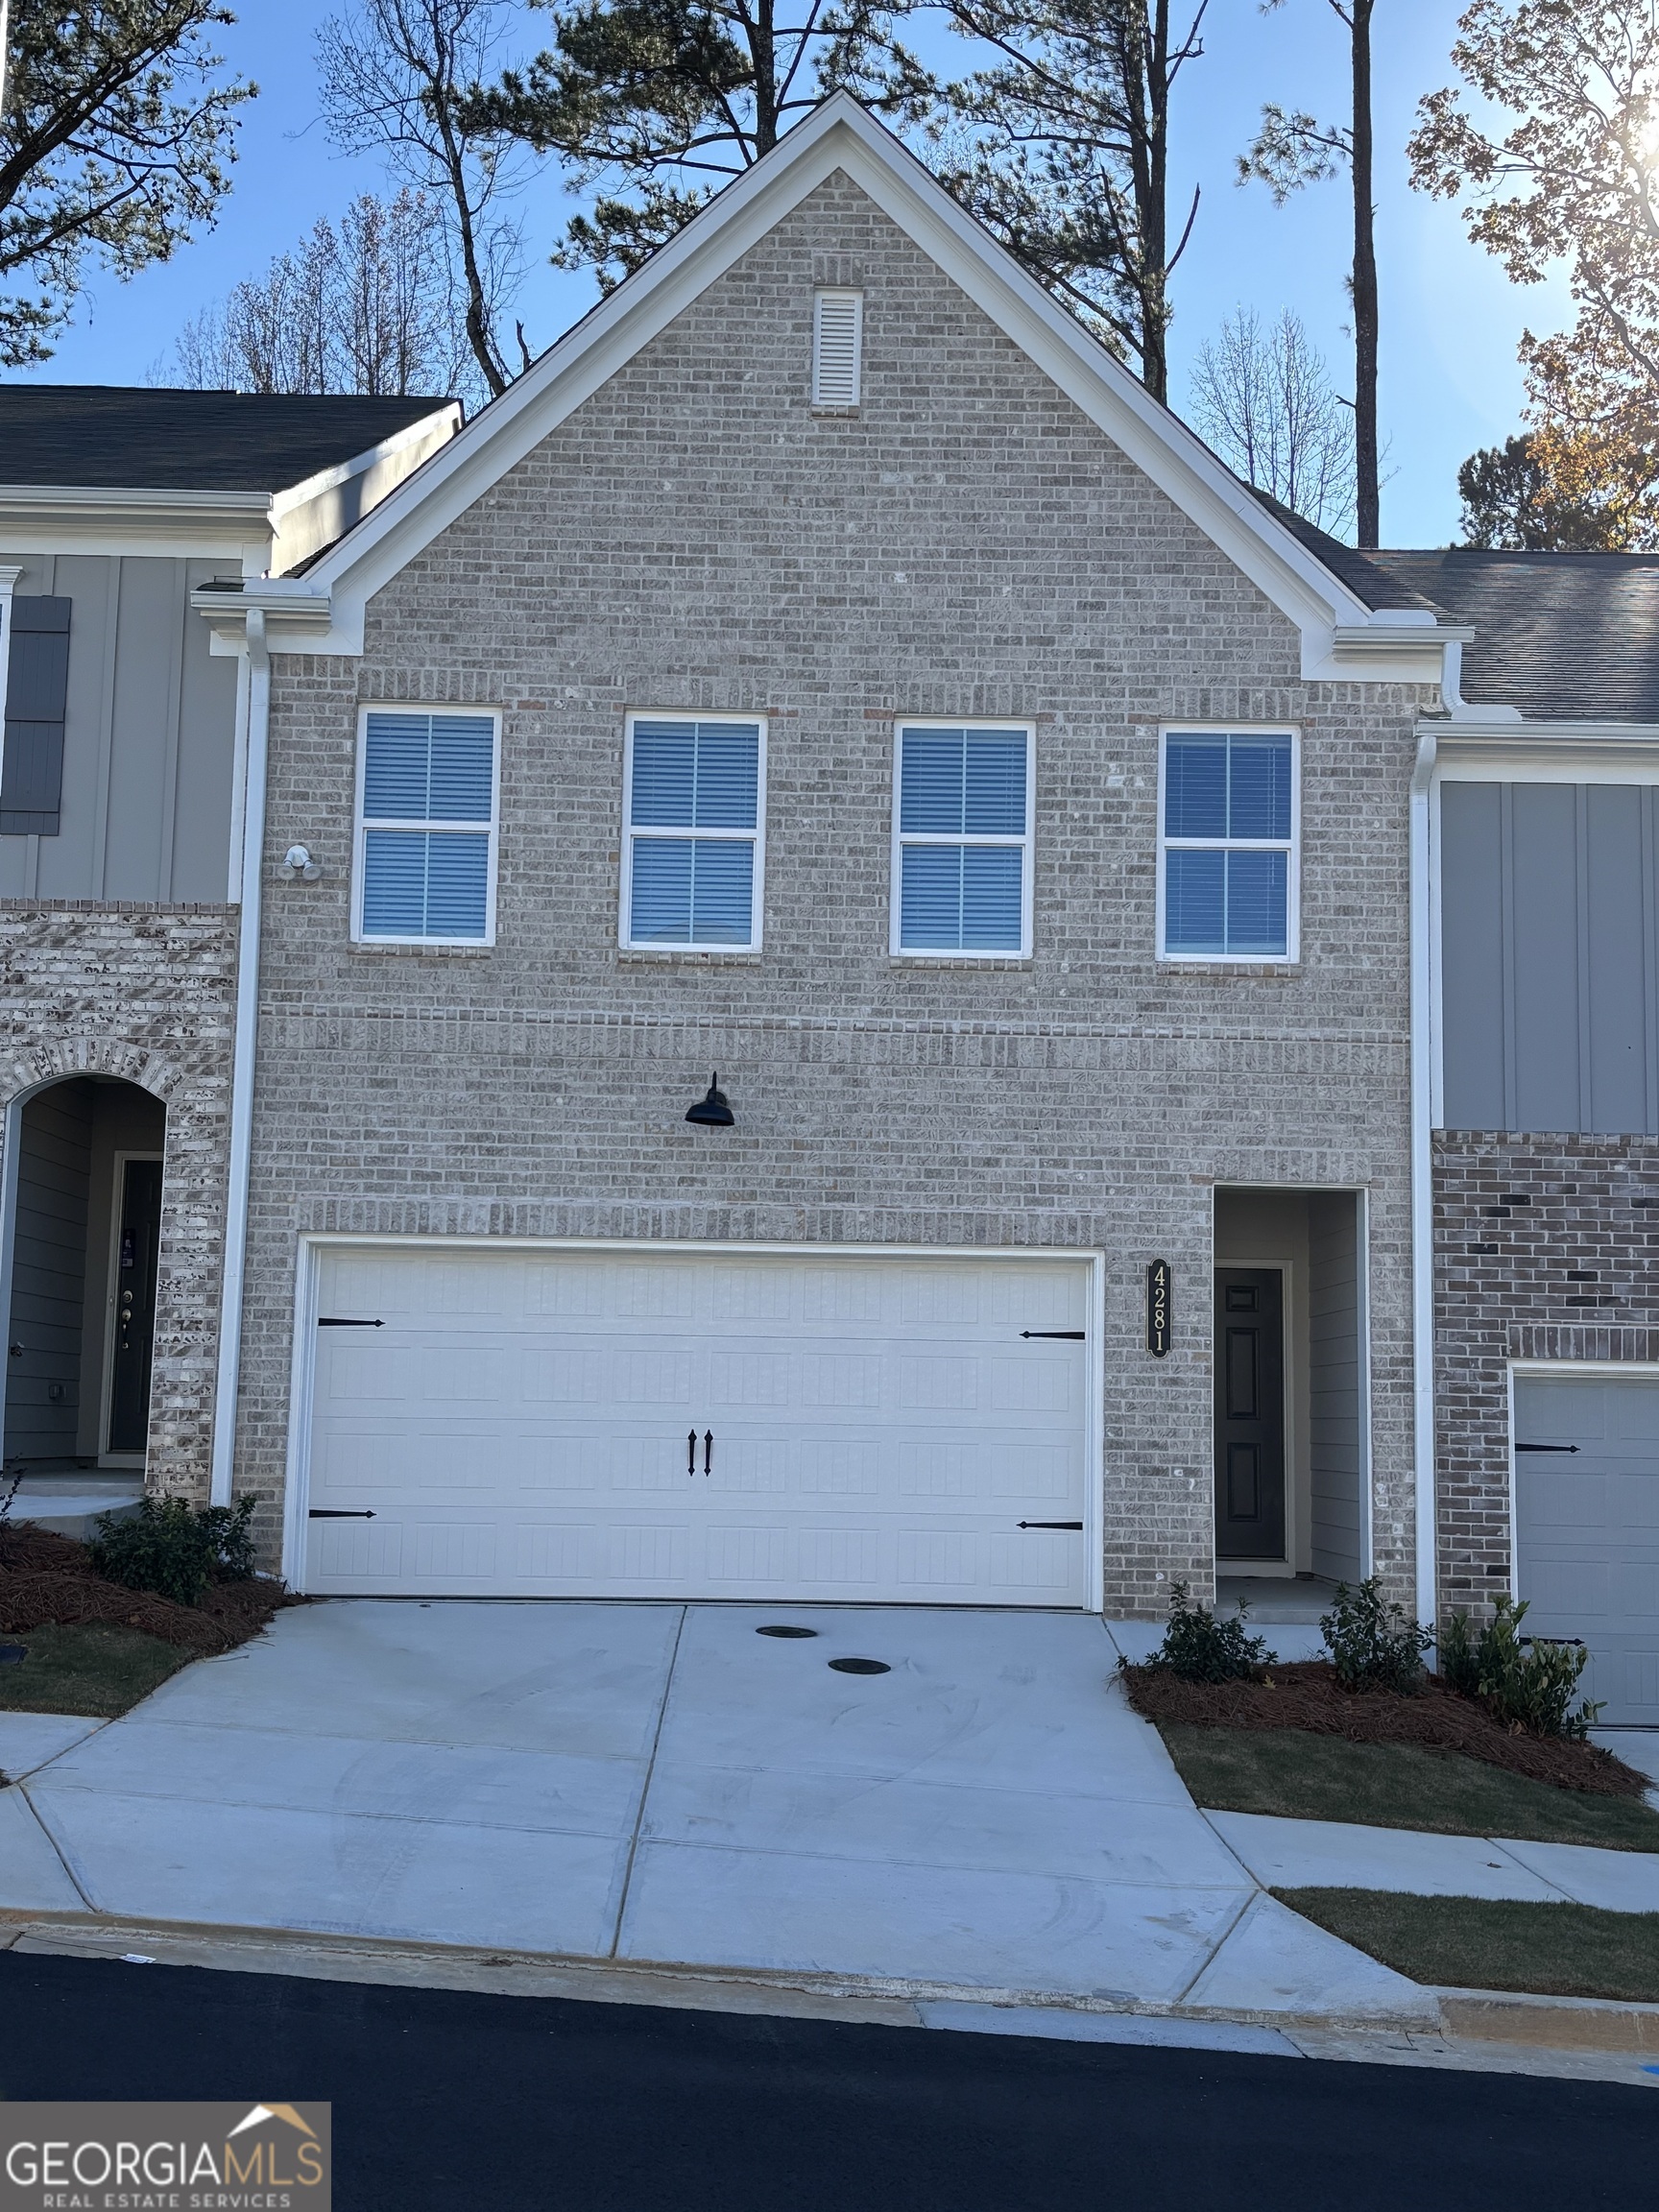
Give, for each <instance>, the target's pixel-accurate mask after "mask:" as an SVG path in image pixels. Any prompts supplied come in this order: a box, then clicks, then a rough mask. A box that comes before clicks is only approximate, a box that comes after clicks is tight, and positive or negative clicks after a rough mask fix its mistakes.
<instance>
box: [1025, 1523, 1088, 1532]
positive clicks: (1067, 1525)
mask: <svg viewBox="0 0 1659 2212" xmlns="http://www.w3.org/2000/svg"><path fill="white" fill-rule="evenodd" d="M1020 1526H1021V1527H1022V1528H1075V1529H1077V1530H1078V1531H1079V1532H1081V1530H1082V1527H1083V1524H1082V1522H1081V1521H1022V1522H1021V1524H1020Z"/></svg>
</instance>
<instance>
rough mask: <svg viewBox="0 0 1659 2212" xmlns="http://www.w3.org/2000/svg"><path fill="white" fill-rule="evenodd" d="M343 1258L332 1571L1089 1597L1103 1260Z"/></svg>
mask: <svg viewBox="0 0 1659 2212" xmlns="http://www.w3.org/2000/svg"><path fill="white" fill-rule="evenodd" d="M321 1267H322V1276H321V1286H320V1288H321V1298H320V1303H319V1307H318V1312H319V1314H320V1315H321V1316H322V1318H323V1322H324V1324H325V1325H323V1326H320V1327H319V1328H318V1330H317V1333H316V1371H315V1387H314V1394H313V1418H312V1449H311V1476H310V1493H309V1497H308V1499H307V1500H306V1501H305V1503H306V1507H307V1513H308V1517H307V1519H306V1521H305V1524H304V1526H305V1530H306V1540H307V1551H306V1558H305V1566H304V1573H303V1582H304V1587H305V1588H306V1589H308V1590H311V1591H315V1592H320V1593H347V1592H354V1593H359V1594H374V1593H388V1594H397V1593H411V1594H413V1593H422V1594H433V1595H438V1594H449V1595H456V1596H484V1595H491V1594H503V1595H509V1596H517V1597H542V1596H583V1597H588V1596H592V1597H649V1598H660V1597H680V1596H702V1597H710V1598H720V1597H731V1598H773V1599H776V1598H790V1597H793V1598H805V1599H865V1600H871V1601H887V1602H891V1601H894V1600H901V1601H902V1600H904V1599H909V1600H912V1601H920V1602H924V1603H929V1604H948V1603H952V1602H970V1603H974V1604H981V1605H983V1604H1002V1605H1008V1604H1013V1605H1020V1604H1029V1605H1081V1604H1084V1603H1085V1602H1086V1601H1087V1597H1088V1585H1087V1576H1086V1573H1085V1566H1084V1561H1085V1556H1086V1552H1085V1540H1084V1533H1083V1530H1082V1528H1081V1527H1080V1526H1079V1527H1069V1526H1067V1524H1081V1523H1082V1521H1083V1520H1084V1518H1085V1514H1084V1461H1085V1449H1086V1437H1087V1431H1088V1407H1087V1389H1086V1375H1087V1369H1086V1364H1085V1362H1086V1358H1087V1357H1088V1356H1089V1355H1090V1351H1091V1347H1089V1346H1088V1345H1086V1343H1085V1342H1084V1341H1083V1340H1082V1332H1083V1331H1084V1329H1085V1326H1086V1311H1087V1304H1088V1300H1087V1282H1088V1271H1087V1267H1086V1265H1085V1263H1083V1262H1077V1261H1053V1260H1042V1259H1027V1258H1024V1257H1019V1258H1010V1259H1006V1260H1001V1259H998V1260H979V1259H966V1260H953V1259H938V1260H934V1259H929V1258H914V1257H910V1256H902V1255H899V1254H888V1253H881V1252H873V1253H871V1254H869V1255H868V1256H865V1255H856V1256H849V1257H846V1258H818V1257H805V1256H798V1255H780V1256H778V1257H777V1258H773V1257H770V1256H767V1255H763V1254H762V1255H757V1254H744V1253H731V1254H725V1253H709V1252H686V1253H663V1252H661V1251H651V1252H647V1251H640V1250H628V1249H625V1248H622V1249H611V1250H604V1251H587V1252H561V1251H552V1250H548V1249H545V1248H542V1249H534V1248H525V1247H522V1246H520V1247H516V1248H514V1247H509V1248H506V1249H496V1250H490V1251H486V1250H479V1249H476V1248H473V1249H467V1250H461V1251H454V1250H451V1251H447V1252H441V1251H435V1250H434V1249H433V1248H431V1247H430V1246H423V1247H398V1246H395V1245H374V1246H352V1247H335V1248H330V1249H326V1250H325V1253H324V1255H323V1258H322V1262H321ZM376 1322H377V1323H379V1324H380V1326H378V1327H374V1326H373V1323H376ZM1027 1331H1030V1332H1033V1334H1029V1335H1027V1334H1025V1332H1027ZM1039 1332H1046V1333H1047V1334H1038V1333H1039ZM1022 1522H1026V1523H1031V1522H1047V1523H1057V1524H1060V1526H1058V1527H1023V1528H1022V1527H1021V1523H1022Z"/></svg>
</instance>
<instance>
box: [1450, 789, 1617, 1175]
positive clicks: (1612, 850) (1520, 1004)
mask: <svg viewBox="0 0 1659 2212" xmlns="http://www.w3.org/2000/svg"><path fill="white" fill-rule="evenodd" d="M1656 853H1659V789H1654V788H1651V787H1647V786H1642V785H1637V784H1618V783H1582V784H1575V783H1530V782H1527V783H1523V782H1516V783H1500V782H1447V783H1445V784H1444V785H1442V787H1441V792H1440V944H1441V1009H1442V1011H1441V1035H1442V1037H1443V1039H1444V1046H1443V1085H1444V1093H1443V1096H1444V1103H1443V1108H1442V1112H1441V1115H1440V1120H1441V1123H1442V1125H1443V1126H1444V1127H1446V1128H1449V1129H1485V1130H1504V1131H1522V1130H1551V1131H1560V1132H1562V1133H1564V1134H1573V1135H1580V1136H1619V1135H1630V1136H1641V1135H1644V1134H1646V1135H1653V1134H1655V1133H1659V1007H1656V1005H1655V981H1656V978H1659V869H1656V860H1655V855H1656Z"/></svg>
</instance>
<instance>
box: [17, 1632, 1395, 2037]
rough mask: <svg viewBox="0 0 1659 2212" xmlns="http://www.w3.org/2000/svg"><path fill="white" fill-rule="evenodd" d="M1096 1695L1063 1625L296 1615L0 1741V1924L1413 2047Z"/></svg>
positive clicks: (1372, 1979) (1371, 1993)
mask: <svg viewBox="0 0 1659 2212" xmlns="http://www.w3.org/2000/svg"><path fill="white" fill-rule="evenodd" d="M775 1626H784V1627H796V1628H803V1629H809V1630H811V1631H812V1633H811V1634H810V1635H804V1636H799V1637H778V1636H769V1635H765V1634H761V1633H757V1631H758V1630H761V1629H764V1628H767V1627H775ZM838 1659H864V1660H870V1661H874V1662H876V1663H878V1665H879V1667H880V1668H881V1669H883V1670H885V1671H879V1672H876V1671H871V1672H846V1671H841V1670H839V1669H837V1668H836V1667H835V1666H834V1665H833V1662H834V1661H836V1660H838ZM1116 1661H1117V1647H1116V1646H1115V1645H1114V1643H1113V1641H1112V1639H1111V1637H1110V1635H1109V1634H1108V1633H1107V1631H1106V1630H1105V1628H1104V1627H1103V1626H1102V1624H1101V1623H1099V1622H1098V1621H1095V1620H1092V1619H1088V1618H1085V1617H1080V1616H1078V1615H1075V1614H1046V1613H1016V1612H984V1613H975V1612H964V1611H950V1612H946V1611H943V1610H941V1611H939V1612H936V1613H935V1612H926V1611H913V1610H903V1611H899V1610H894V1611H857V1610H835V1609H828V1608H813V1609H806V1610H798V1611H792V1610H791V1609H789V1608H786V1607H785V1608H776V1609H765V1610H762V1609H758V1608H756V1607H753V1606H736V1605H693V1606H689V1607H681V1606H657V1605H622V1604H581V1603H569V1604H557V1603H545V1604H522V1605H520V1604H511V1603H508V1604H500V1603H497V1604H471V1603H454V1602H451V1603H443V1604H431V1605H421V1604H415V1603H411V1602H408V1601H403V1602H400V1603H399V1602H392V1601H374V1600H350V1601H341V1602H334V1603H329V1604H321V1605H314V1606H309V1607H305V1608H297V1609H295V1610H294V1611H292V1612H289V1613H286V1614H283V1615H280V1616H278V1618H277V1620H276V1623H274V1624H273V1627H272V1629H271V1631H270V1632H269V1633H268V1634H267V1635H265V1636H263V1637H261V1638H259V1639H258V1640H257V1641H256V1642H254V1643H253V1644H251V1645H248V1646H245V1647H243V1648H242V1649H240V1650H238V1651H235V1652H232V1653H229V1654H228V1655H227V1656H226V1657H224V1658H222V1659H213V1660H207V1661H204V1662H203V1663H201V1664H200V1665H198V1666H195V1667H192V1668H191V1669H189V1670H188V1671H186V1672H185V1673H183V1674H181V1675H180V1676H179V1677H177V1678H176V1679H175V1680H174V1681H172V1682H170V1683H167V1684H164V1685H163V1686H162V1688H161V1689H160V1690H159V1691H157V1692H156V1694H155V1695H154V1696H152V1697H150V1698H148V1699H146V1701H145V1702H144V1704H143V1705H141V1706H140V1707H139V1708H137V1709H136V1710H135V1711H134V1712H133V1713H132V1714H131V1715H129V1716H128V1717H127V1718H126V1719H122V1720H118V1721H114V1722H110V1723H108V1724H107V1725H103V1726H97V1727H88V1726H87V1724H84V1723H78V1722H70V1721H61V1722H55V1721H53V1720H52V1719H50V1718H49V1717H44V1718H43V1717H38V1716H34V1717H28V1716H13V1717H0V1766H3V1767H6V1768H7V1769H8V1770H9V1771H12V1772H13V1773H18V1772H22V1773H24V1775H25V1780H24V1782H23V1785H22V1787H20V1788H19V1789H17V1790H12V1791H4V1792H0V1907H5V1908H9V1909H11V1910H12V1911H54V1912H56V1911H65V1912H75V1911H83V1912H84V1911H94V1912H100V1913H109V1914H114V1915H120V1916H125V1917H131V1918H147V1919H150V1920H153V1921H160V1922H174V1923H178V1922H191V1923H198V1924H201V1923H210V1924H217V1925H220V1926H235V1927H241V1928H272V1929H287V1930H296V1931H311V1932H315V1933H318V1934H325V1935H332V1936H370V1937H383V1938H393V1939H402V1940H415V1941H420V1942H423V1943H449V1944H456V1945H471V1946H484V1947H488V1946H492V1945H499V1946H501V1947H502V1948H504V1949H512V1950H515V1951H520V1952H522V1951H535V1952H541V1953H550V1954H556V1955H563V1956H565V1957H570V1958H579V1959H589V1960H617V1961H619V1962H623V1961H633V1962H638V1961H666V1962H673V1963H677V1964H681V1965H686V1966H692V1967H701V1968H705V1969H708V1968H722V1969H726V1968H731V1969H738V1970H751V1971H757V1972H761V1973H798V1974H817V1975H822V1974H845V1975H849V1976H855V1977H864V1978H872V1977H874V1978H881V1979H883V1980H886V1981H888V1982H890V1983H896V1984H899V1983H902V1984H914V1985H923V1984H926V1985H928V1986H930V1987H933V1988H936V1989H950V1988H957V1989H963V1990H978V1989H984V1990H996V1991H998V1992H1000V1993H1002V1994H1003V1995H1013V1996H1017V1997H1018V1996H1025V1997H1028V1998H1030V1999H1033V2000H1045V1999H1046V2000H1051V2001H1052V2000H1058V2001H1062V2002H1065V2001H1072V2002H1075V2001H1077V2000H1086V2001H1091V2002H1104V2003H1110V2004H1115V2005H1123V2006H1135V2005H1151V2006H1156V2007H1179V2008H1182V2009H1183V2010H1184V2011H1188V2012H1200V2013H1201V2012H1225V2013H1234V2014H1236V2013H1238V2012H1247V2013H1251V2014H1255V2015H1257V2016H1260V2017H1263V2018H1271V2017H1272V2016H1274V2015H1275V2014H1281V2015H1290V2014H1294V2015H1296V2016H1298V2017H1303V2016H1308V2015H1310V2014H1319V2015H1324V2016H1327V2017H1330V2018H1333V2019H1341V2020H1400V2021H1405V2020H1413V2019H1420V2018H1422V2017H1423V2016H1424V2015H1425V2013H1426V2011H1428V2010H1430V2009H1431V2002H1430V2001H1429V2000H1428V1999H1426V1996H1425V1993H1424V1992H1423V1991H1422V1990H1420V1989H1419V1988H1418V1987H1417V1986H1416V1985H1415V1984H1412V1983H1409V1982H1407V1981H1406V1980H1405V1979H1404V1978H1402V1977H1401V1976H1399V1975H1396V1974H1393V1973H1391V1972H1389V1971H1388V1970H1387V1969H1386V1968H1384V1967H1383V1966H1381V1965H1379V1964H1377V1963H1376V1961H1374V1960H1369V1959H1367V1958H1365V1957H1364V1956H1363V1955H1362V1954H1360V1953H1359V1952H1357V1951H1355V1950H1353V1949H1351V1948H1350V1947H1349V1946H1347V1945H1345V1944H1343V1943H1340V1942H1338V1941H1337V1940H1336V1938H1334V1936H1329V1935H1327V1934H1325V1933H1324V1932H1323V1931H1322V1930H1319V1929H1316V1928H1313V1927H1312V1926H1310V1924H1309V1923H1308V1922H1306V1921H1304V1920H1301V1919H1299V1918H1298V1917H1296V1916H1295V1915H1294V1914H1292V1913H1290V1912H1288V1911H1286V1910H1285V1909H1284V1908H1283V1907H1281V1906H1279V1905H1278V1904H1276V1903H1275V1902H1274V1901H1273V1900H1272V1899H1271V1898H1269V1897H1267V1896H1265V1895H1264V1894H1263V1892H1262V1886H1261V1885H1260V1884H1259V1883H1258V1881H1257V1880H1256V1878H1255V1877H1254V1876H1253V1874H1252V1873H1251V1872H1250V1871H1249V1870H1248V1869H1247V1867H1246V1866H1245V1864H1244V1863H1243V1862H1242V1860H1241V1859H1240V1858H1239V1856H1238V1853H1237V1852H1236V1850H1234V1849H1233V1848H1232V1847H1231V1846H1230V1845H1229V1843H1228V1842H1227V1841H1226V1840H1225V1839H1223V1837H1222V1836H1220V1835H1219V1834H1217V1832H1216V1828H1215V1826H1214V1824H1213V1823H1212V1822H1211V1821H1210V1820H1208V1819H1206V1818H1205V1816H1204V1815H1202V1814H1200V1813H1199V1812H1198V1811H1197V1810H1196V1809H1195V1808H1194V1806H1193V1804H1192V1802H1191V1799H1190V1797H1189V1796H1188V1794H1187V1791H1185V1789H1184V1788H1183V1786H1182V1784H1181V1782H1180V1779H1179V1777H1178V1776H1177V1775H1176V1773H1175V1770H1174V1768H1173V1767H1172V1766H1171V1765H1170V1763H1169V1760H1168V1757H1167V1755H1166V1752H1165V1750H1164V1747H1163V1744H1162V1742H1161V1741H1160V1739H1159V1737H1158V1735H1157V1732H1156V1731H1155V1730H1154V1729H1152V1728H1151V1727H1150V1726H1148V1725H1147V1724H1146V1723H1145V1722H1143V1721H1142V1720H1141V1719H1138V1718H1137V1716H1136V1715H1135V1714H1133V1713H1132V1712H1131V1711H1130V1710H1129V1707H1128V1705H1127V1703H1126V1701H1125V1700H1124V1698H1123V1695H1122V1692H1121V1690H1120V1689H1119V1688H1118V1686H1117V1684H1116V1682H1115V1680H1114V1678H1113V1677H1114V1672H1115V1668H1116ZM25 1721H26V1722H28V1723H29V1725H27V1726H24V1727H22V1728H21V1729H19V1728H18V1727H17V1726H16V1723H18V1722H25ZM55 1728H56V1729H58V1730H60V1731H61V1732H62V1734H61V1735H60V1737H57V1738H55V1737H54V1734H53V1731H54V1729H55Z"/></svg>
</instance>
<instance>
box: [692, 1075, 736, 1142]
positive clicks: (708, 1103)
mask: <svg viewBox="0 0 1659 2212" xmlns="http://www.w3.org/2000/svg"><path fill="white" fill-rule="evenodd" d="M685 1118H686V1120H687V1121H695V1122H696V1124H697V1126H698V1127H699V1128H700V1129H730V1128H731V1127H732V1126H733V1122H734V1121H735V1120H736V1118H737V1117H736V1115H735V1114H733V1111H732V1108H731V1105H730V1104H729V1102H728V1100H727V1097H726V1094H725V1092H724V1091H722V1090H721V1088H720V1073H719V1070H718V1069H716V1070H715V1071H714V1073H713V1074H712V1075H711V1076H710V1077H709V1089H708V1091H707V1092H706V1093H705V1094H704V1095H703V1096H702V1097H701V1098H699V1099H698V1101H697V1103H696V1105H695V1106H692V1107H690V1108H689V1109H688V1110H687V1112H686V1115H685Z"/></svg>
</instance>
